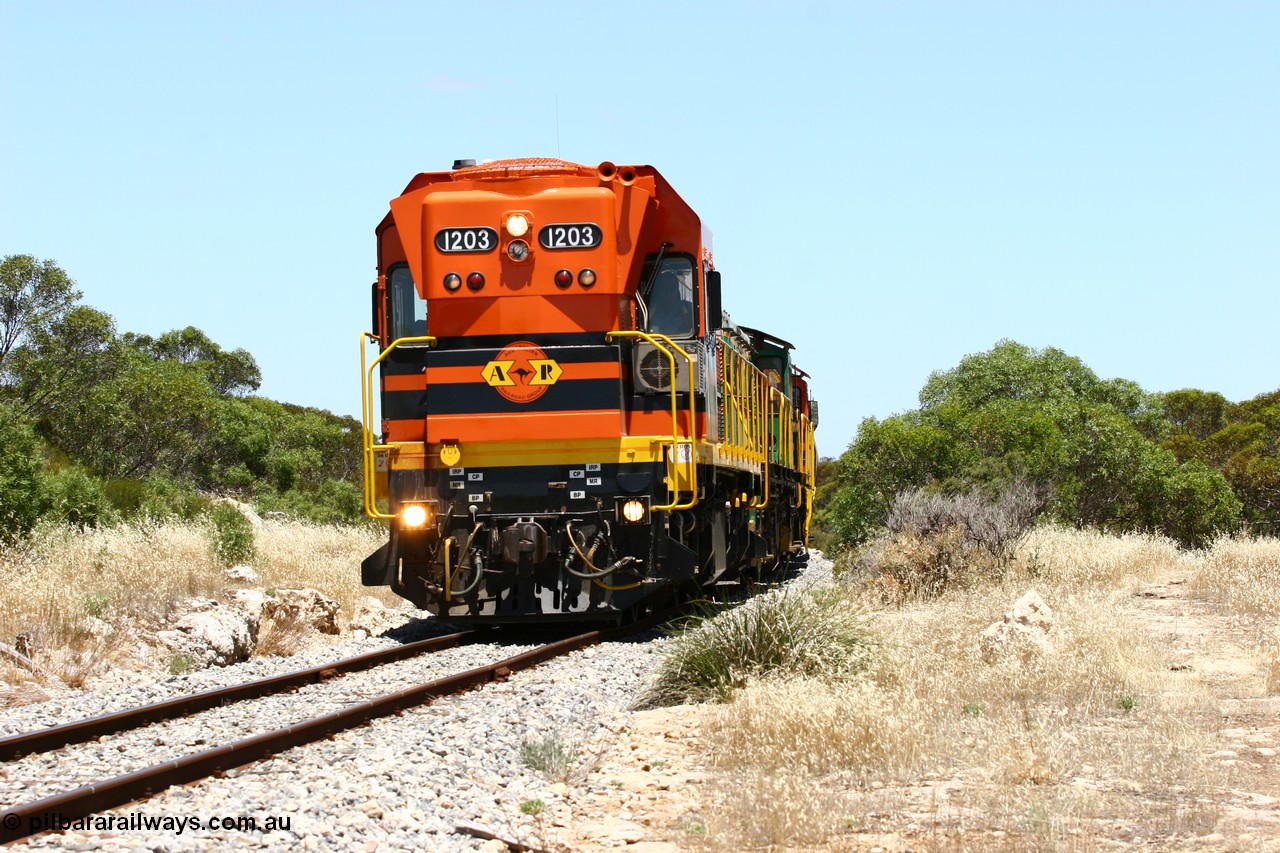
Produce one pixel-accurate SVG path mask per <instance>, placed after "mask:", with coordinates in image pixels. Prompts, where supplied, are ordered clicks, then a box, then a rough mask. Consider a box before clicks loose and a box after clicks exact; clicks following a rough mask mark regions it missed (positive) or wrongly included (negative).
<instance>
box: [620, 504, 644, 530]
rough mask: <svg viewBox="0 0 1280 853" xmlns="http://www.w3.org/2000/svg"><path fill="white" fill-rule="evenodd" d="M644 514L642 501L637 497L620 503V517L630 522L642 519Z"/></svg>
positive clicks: (633, 522)
mask: <svg viewBox="0 0 1280 853" xmlns="http://www.w3.org/2000/svg"><path fill="white" fill-rule="evenodd" d="M644 516H645V506H644V501H642V500H638V499H637V498H631V499H630V500H628V501H626V502H624V503H623V504H622V517H623V518H624V519H626V520H627V521H629V522H631V523H632V524H635V523H636V522H639V521H644Z"/></svg>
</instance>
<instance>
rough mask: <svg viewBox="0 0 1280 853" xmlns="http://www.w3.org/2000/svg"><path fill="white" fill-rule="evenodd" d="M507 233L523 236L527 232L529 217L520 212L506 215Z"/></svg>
mask: <svg viewBox="0 0 1280 853" xmlns="http://www.w3.org/2000/svg"><path fill="white" fill-rule="evenodd" d="M507 233H508V234H510V235H511V236H512V237H523V236H524V235H525V234H528V233H529V219H528V217H526V216H525V215H524V214H522V213H513V214H511V215H510V216H508V217H507Z"/></svg>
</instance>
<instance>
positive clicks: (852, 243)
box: [0, 0, 1280, 455]
mask: <svg viewBox="0 0 1280 853" xmlns="http://www.w3.org/2000/svg"><path fill="white" fill-rule="evenodd" d="M0 115H3V124H0V255H6V254H33V255H36V256H37V257H39V258H53V259H55V260H57V261H58V262H59V264H61V265H62V267H63V268H64V269H65V270H66V271H67V272H68V273H70V274H71V275H72V277H74V278H75V279H76V280H77V281H78V283H79V285H80V288H81V289H82V290H83V291H84V294H85V301H86V302H87V303H88V304H90V305H93V306H95V307H97V308H100V309H102V310H104V311H107V312H108V313H110V314H112V315H113V316H114V317H115V318H116V320H117V322H118V324H119V329H120V331H134V332H142V333H147V334H152V335H154V334H159V333H161V332H164V331H166V330H168V329H172V328H180V327H182V326H186V325H195V326H198V327H200V328H201V329H203V330H204V331H205V332H206V333H208V334H209V335H210V336H211V337H212V338H213V339H214V340H216V341H218V342H219V343H220V344H222V345H223V346H224V347H227V348H234V347H244V348H246V349H248V350H249V351H250V352H252V353H253V354H254V355H255V356H256V357H257V359H258V362H259V364H260V365H261V367H262V370H263V375H264V382H263V385H262V389H261V392H262V393H263V394H266V395H268V396H270V397H273V398H275V399H280V400H285V401H288V402H293V403H299V404H303V405H313V406H320V407H323V408H327V409H331V410H334V411H338V412H343V413H348V414H357V413H358V411H359V375H358V374H359V368H358V350H357V343H356V342H357V336H358V333H359V332H360V331H361V330H363V329H364V328H366V327H367V326H368V322H369V321H368V313H369V309H368V303H369V283H370V282H371V281H372V280H373V278H374V275H375V272H374V241H373V229H374V226H375V225H376V224H377V223H378V221H379V220H380V219H381V218H382V216H383V215H384V213H385V212H386V210H387V202H388V201H389V200H390V199H391V198H392V197H394V196H395V195H397V194H398V193H399V192H400V190H401V189H402V188H403V187H404V185H405V184H406V183H408V181H409V179H410V178H411V177H412V176H413V175H414V174H415V173H416V172H419V171H434V170H438V169H446V168H448V167H449V166H450V165H451V164H452V162H453V160H454V159H455V158H463V157H473V158H477V159H486V158H500V157H518V156H557V155H558V156H561V157H563V158H565V159H568V160H573V161H576V162H580V163H587V164H595V163H598V162H600V161H602V160H612V161H614V162H615V163H649V164H652V165H654V166H656V167H657V168H658V169H659V170H660V171H661V172H662V173H663V174H664V175H665V176H666V177H667V179H668V180H670V181H671V183H672V184H673V185H674V186H675V187H676V189H677V190H678V191H679V192H680V193H681V195H683V196H684V197H685V199H686V200H687V201H688V202H689V203H690V204H691V205H692V206H693V208H694V209H695V210H697V211H698V212H699V214H700V215H701V216H702V217H703V219H704V221H705V222H707V223H708V224H709V225H710V227H711V229H712V230H713V231H714V233H715V253H716V255H715V256H716V264H717V267H718V268H719V269H720V270H721V271H722V273H723V275H724V283H725V306H726V308H728V309H729V310H730V312H731V313H732V314H733V316H734V318H735V319H736V320H737V321H739V322H741V323H744V324H746V325H750V326H755V327H757V328H763V329H766V330H768V331H770V332H772V333H774V334H775V335H777V336H779V337H782V338H785V339H787V340H790V341H792V342H793V343H795V344H796V345H797V347H798V351H797V362H798V363H799V364H800V365H801V366H802V367H804V368H805V369H806V370H807V371H808V372H809V373H811V374H812V375H813V377H814V379H813V389H814V392H815V396H817V397H818V398H819V400H820V401H821V406H822V423H821V426H820V427H819V431H818V442H819V449H820V451H821V452H822V453H823V454H825V455H838V454H839V453H840V452H842V451H843V450H844V448H845V447H846V446H847V444H848V443H849V441H850V440H851V439H852V437H853V435H854V434H855V432H856V430H857V427H858V423H859V422H860V421H861V419H863V418H865V417H868V416H875V417H884V416H887V415H890V414H893V413H895V412H900V411H903V410H906V409H910V408H914V407H915V406H916V405H917V400H916V394H917V392H918V391H919V389H920V387H921V385H922V384H923V383H924V381H925V379H926V378H927V376H928V375H929V373H930V372H931V371H933V370H940V369H948V368H950V367H953V366H954V365H955V364H956V363H957V362H958V361H959V359H960V358H961V357H963V356H964V355H965V354H968V353H973V352H981V351H984V350H987V349H990V348H991V346H992V345H994V344H995V343H996V342H997V341H998V340H1000V339H1002V338H1012V339H1014V340H1017V341H1020V342H1022V343H1025V344H1028V345H1030V346H1036V347H1043V346H1055V347H1058V348H1060V349H1063V350H1065V351H1066V352H1068V353H1070V354H1072V355H1075V356H1078V357H1080V358H1081V359H1083V360H1084V361H1085V363H1087V364H1088V365H1090V366H1091V367H1092V368H1093V369H1094V370H1095V371H1096V372H1098V373H1099V374H1100V375H1102V376H1103V377H1113V376H1120V377H1124V378H1127V379H1132V380H1135V381H1137V382H1138V383H1139V384H1141V385H1142V386H1143V387H1144V388H1146V389H1147V390H1151V391H1166V390H1172V389H1176V388H1184V387H1199V388H1204V389H1211V390H1217V391H1220V392H1222V393H1223V394H1225V395H1226V396H1227V397H1228V398H1230V399H1233V400H1241V399H1247V398H1250V397H1253V396H1255V395H1257V394H1259V393H1263V392H1266V391H1272V390H1275V389H1276V388H1277V387H1280V377H1278V376H1277V373H1278V372H1280V334H1277V332H1276V329H1277V325H1278V324H1280V3H1276V2H1261V0H1258V1H1257V2H1248V0H1241V2H1207V1H1206V2H1178V0H1153V1H1152V2H1122V0H1105V2H1085V0H1070V2H1067V0H1063V2H1048V0H1035V2H1032V0H1016V1H1015V0H1007V2H967V0H946V2H943V0H938V2H910V0H903V2H889V0H884V2H877V3H841V2H834V0H833V1H832V2H822V0H812V2H803V0H801V2H795V3H769V4H764V3H697V2H689V0H680V2H667V0H658V1H657V2H650V3H645V4H641V3H636V4H614V3H559V2H553V0H540V2H535V3H528V4H519V3H510V2H502V3H496V2H484V0H480V1H479V2H467V3H457V2H455V3H436V2H389V1H388V0H382V2H378V3H355V2H351V3H336V2H310V3H302V2H289V3H285V2H274V3H273V2H252V3H247V2H234V0H219V2H151V3H142V2H113V3H100V2H94V3H89V2H30V3H19V2H12V0H0Z"/></svg>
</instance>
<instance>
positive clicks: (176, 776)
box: [0, 611, 672, 844]
mask: <svg viewBox="0 0 1280 853" xmlns="http://www.w3.org/2000/svg"><path fill="white" fill-rule="evenodd" d="M671 614H672V612H671V611H665V612H663V613H659V614H655V615H653V616H650V617H648V618H646V619H644V620H642V621H641V622H638V623H634V624H631V625H626V626H621V627H617V628H610V629H605V630H596V631H589V632H586V633H583V634H578V635H576V636H572V637H569V638H566V639H561V640H556V641H553V642H549V643H545V644H543V645H541V646H538V647H536V648H534V649H532V650H529V651H524V652H521V653H519V654H516V655H513V656H510V657H506V658H503V659H502V660H498V661H495V662H493V663H489V664H486V665H483V666H480V667H476V668H473V669H470V670H467V671H464V672H459V673H456V674H452V675H448V676H445V677H442V678H437V679H434V680H431V681H428V682H425V683H422V684H418V685H416V686H413V687H409V688H405V689H401V690H396V691H393V692H390V693H386V694H383V695H381V696H378V697H377V698H374V699H370V700H367V701H363V702H358V703H355V704H352V705H350V706H348V707H345V708H343V709H341V710H338V711H333V712H330V713H326V714H322V715H319V716H315V717H311V718H309V719H305V720H302V721H300V722H298V723H295V724H293V725H289V726H286V727H283V728H279V729H275V730H273V731H269V732H265V733H263V734H259V735H255V736H252V737H248V738H244V739H242V740H238V741H235V742H232V743H227V744H223V745H221V746H216V747H213V748H211V749H207V750H204V751H201V752H196V753H191V754H188V755H185V756H183V757H181V758H178V759H175V760H170V761H164V762H160V763H157V764H153V765H151V766H149V767H145V768H142V769H140V770H136V771H133V772H130V773H125V774H123V775H119V776H115V777H112V778H108V779H103V780H101V781H96V782H93V783H90V784H87V785H82V786H81V787H78V788H76V789H74V790H70V791H67V792H65V793H61V794H56V795H53V796H47V797H43V798H41V799H37V800H34V801H31V802H28V803H24V804H21V805H16V806H13V807H10V808H7V809H5V810H4V813H3V816H2V817H0V844H8V843H11V842H13V841H17V840H20V839H22V838H25V837H27V836H29V835H31V834H33V833H32V832H31V830H30V829H29V828H30V827H31V826H33V825H35V824H36V819H37V818H39V817H40V816H41V815H48V814H58V815H61V816H63V817H65V818H66V819H69V820H74V819H76V818H80V817H85V816H88V815H92V814H97V813H99V812H102V811H106V810H108V809H112V808H117V807H119V806H122V805H125V804H127V803H130V802H134V801H136V800H141V799H145V798H147V797H149V796H151V795H153V794H155V793H158V792H160V791H163V790H165V789H166V788H168V787H169V786H172V785H183V784H189V783H191V782H196V781H198V780H200V779H204V778H208V777H210V776H213V775H215V774H218V773H222V772H225V771H227V770H230V769H232V768H236V767H241V766H244V765H246V764H250V763H253V762H256V761H260V760H263V759H266V758H268V757H270V756H273V755H276V754H278V753H280V752H283V751H285V750H288V749H291V748H293V747H296V746H301V745H303V744H308V743H314V742H316V741H320V740H323V739H325V738H329V737H331V736H333V735H334V734H336V733H338V732H342V731H345V730H348V729H351V728H355V727H358V726H361V725H363V724H365V723H367V722H369V721H370V720H374V719H378V718H381V717H386V716H390V715H393V714H397V713H400V712H402V711H405V710H407V709H410V708H413V707H416V706H419V705H426V704H430V703H431V702H432V701H434V700H436V699H439V698H442V697H445V696H450V695H454V694H457V693H460V692H463V691H466V690H470V689H473V688H476V687H480V686H483V685H485V684H487V683H490V682H494V681H503V680H505V679H506V678H507V677H508V676H510V675H511V674H512V673H515V672H518V671H520V670H525V669H530V668H532V667H535V666H538V665H539V664H541V663H544V662H546V661H549V660H552V659H554V658H557V657H561V656H563V655H566V654H569V653H570V652H573V651H577V650H579V649H582V648H585V647H587V646H590V645H593V644H595V643H599V642H607V641H610V640H616V639H622V638H624V637H626V636H628V635H630V634H634V633H637V632H639V631H642V630H645V629H647V628H649V627H651V626H653V625H656V624H660V623H661V622H662V621H664V620H665V619H667V618H669V617H670V616H671ZM491 637H493V635H492V634H484V633H477V632H464V633H459V634H451V635H447V636H443V637H436V638H432V639H430V640H423V641H420V642H418V643H413V644H410V645H407V646H402V647H397V648H394V649H388V650H382V651H379V652H373V653H369V654H366V655H360V656H358V657H355V658H349V659H346V660H343V661H338V662H336V663H333V664H329V665H326V666H322V667H314V668H312V669H308V670H302V671H299V672H296V673H290V674H287V675H282V676H277V677H274V678H268V679H261V680H258V681H253V682H247V683H245V684H241V685H237V686H234V687H229V688H223V689H220V690H212V691H206V692H204V693H199V694H194V695H191V696H186V697H179V698H177V699H172V700H168V701H165V702H160V703H156V704H154V705H147V706H142V707H139V708H134V709H131V710H128V711H122V712H119V713H115V714H108V715H103V716H100V717H95V718H92V719H88V720H83V721H79V722H76V723H70V724H66V725H61V726H55V727H52V728H50V729H43V730H39V731H35V732H30V733H25V734H22V735H15V736H12V737H8V738H4V739H0V758H3V760H13V759H16V758H18V757H21V756H30V755H33V754H36V753H40V752H47V751H51V750H55V749H58V748H61V747H63V746H68V745H72V744H80V743H86V742H89V741H92V740H95V739H97V738H99V737H101V736H103V735H108V734H113V733H122V732H126V731H130V730H135V729H139V728H144V727H146V726H149V725H152V724H154V723H157V722H161V721H164V720H171V719H175V718H178V717H182V716H186V715H189V714H194V713H197V712H199V711H203V710H207V709H209V708H213V707H217V706H220V705H223V704H226V703H228V702H238V701H243V700H248V699H253V698H259V697H263V696H267V695H270V694H273V693H280V692H283V691H287V690H291V689H296V688H297V687H300V686H304V685H307V684H315V683H322V682H325V681H328V680H332V679H333V678H336V677H339V676H341V675H344V674H346V673H349V672H356V671H359V670H362V669H369V668H371V667H375V666H379V665H382V664H385V663H389V662H394V661H400V660H404V659H406V658H411V657H414V656H417V655H423V654H427V653H429V652H433V651H439V650H442V649H445V648H451V647H454V646H458V645H463V644H469V643H475V642H477V641H480V640H481V639H482V638H483V639H489V638H491Z"/></svg>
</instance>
